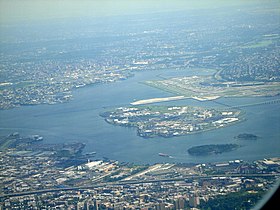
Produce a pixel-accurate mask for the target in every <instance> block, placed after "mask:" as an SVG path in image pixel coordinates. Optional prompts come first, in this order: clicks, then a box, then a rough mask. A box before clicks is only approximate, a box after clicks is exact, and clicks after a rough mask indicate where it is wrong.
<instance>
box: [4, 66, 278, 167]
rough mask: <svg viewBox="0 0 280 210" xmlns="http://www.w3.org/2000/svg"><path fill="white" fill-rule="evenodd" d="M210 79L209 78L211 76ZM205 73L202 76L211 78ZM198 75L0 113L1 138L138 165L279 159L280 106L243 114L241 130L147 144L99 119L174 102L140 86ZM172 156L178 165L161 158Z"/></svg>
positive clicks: (115, 86) (136, 82)
mask: <svg viewBox="0 0 280 210" xmlns="http://www.w3.org/2000/svg"><path fill="white" fill-rule="evenodd" d="M208 73H209V72H208ZM208 73H207V72H201V74H208ZM195 74H198V72H197V70H191V69H187V70H184V71H176V70H165V71H145V72H135V76H134V77H133V78H130V79H128V80H125V81H120V82H116V83H111V84H102V85H92V86H87V87H84V88H81V89H77V90H75V91H74V93H73V95H74V99H73V100H72V101H70V102H69V103H65V104H56V105H38V106H23V107H20V108H16V109H11V110H1V111H0V135H1V136H2V135H8V134H10V133H12V132H20V134H21V135H31V134H39V135H42V136H43V137H44V141H45V142H46V143H56V142H77V141H79V142H84V143H86V148H85V151H86V152H91V151H96V152H97V156H96V158H102V157H107V158H110V159H114V160H119V161H127V162H134V163H155V162H220V161H227V160H234V159H242V160H255V159H262V158H268V157H279V156H280V104H267V105H259V106H253V107H246V108H243V110H244V111H246V115H245V117H246V119H247V120H246V121H244V122H241V123H238V124H236V125H233V126H230V127H227V128H222V129H217V130H212V131H208V132H204V133H199V134H193V135H188V136H182V137H175V138H152V139H144V138H141V137H138V136H137V135H136V129H134V128H125V127H118V126H113V125H110V124H107V123H106V122H105V121H104V119H103V118H102V117H100V116H99V113H101V112H103V111H105V110H106V109H109V108H113V107H118V106H127V105H129V103H131V102H133V101H134V100H140V99H147V98H154V97H167V96H172V94H171V93H166V92H163V91H161V90H157V89H155V88H152V87H149V86H145V85H143V84H141V83H140V82H141V81H145V80H151V79H158V75H161V76H164V77H171V76H182V75H195ZM279 98H280V97H273V98H234V99H219V100H218V101H219V102H222V103H226V104H231V105H240V104H248V103H255V102H261V101H266V100H272V99H279ZM160 104H166V105H193V106H208V107H212V106H213V107H223V106H222V105H218V104H216V103H214V102H198V101H195V100H191V99H188V100H181V101H172V102H164V103H160ZM244 132H246V133H253V134H256V135H258V136H261V138H260V139H258V140H257V141H244V140H243V141H242V140H237V139H234V136H236V135H238V134H240V133H244ZM220 143H237V144H240V145H242V146H243V147H241V148H239V149H238V150H235V151H232V152H229V153H223V154H220V155H213V156H207V157H193V156H190V155H189V154H188V153H187V149H188V148H190V147H192V146H196V145H203V144H220ZM159 152H161V153H167V154H169V155H171V156H173V157H174V159H169V158H164V157H160V156H158V153H159Z"/></svg>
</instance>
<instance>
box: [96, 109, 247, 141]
mask: <svg viewBox="0 0 280 210" xmlns="http://www.w3.org/2000/svg"><path fill="white" fill-rule="evenodd" d="M100 115H101V116H102V117H103V118H105V121H106V122H107V123H109V124H113V125H118V126H125V127H136V128H137V134H138V136H141V137H144V138H152V137H174V136H182V135H188V134H194V133H197V132H204V131H207V130H211V129H217V128H223V127H226V126H229V125H233V124H234V123H237V122H240V121H242V120H243V118H242V115H243V113H242V112H241V111H240V110H236V109H231V110H230V109H223V110H221V109H214V108H205V107H193V106H138V107H136V106H133V107H120V108H117V109H114V110H111V111H106V112H104V113H101V114H100Z"/></svg>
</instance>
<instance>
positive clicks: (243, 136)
mask: <svg viewBox="0 0 280 210" xmlns="http://www.w3.org/2000/svg"><path fill="white" fill-rule="evenodd" d="M234 138H236V139H241V140H257V139H258V138H259V137H258V136H256V135H254V134H249V133H242V134H239V135H238V136H235V137H234Z"/></svg>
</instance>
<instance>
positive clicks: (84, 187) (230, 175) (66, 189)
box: [0, 173, 280, 201]
mask: <svg viewBox="0 0 280 210" xmlns="http://www.w3.org/2000/svg"><path fill="white" fill-rule="evenodd" d="M275 176H280V173H277V174H216V175H211V176H201V175H188V176H183V177H179V178H170V179H155V180H123V181H122V180H121V181H116V182H104V183H100V184H94V185H91V186H80V187H65V188H50V189H42V190H35V191H26V192H18V193H11V194H4V195H3V194H2V195H0V201H1V200H3V199H5V198H10V197H17V196H25V195H33V194H43V193H51V192H61V191H85V190H90V189H95V188H98V187H105V186H114V185H118V186H120V185H128V184H144V183H157V182H175V181H187V180H193V179H211V178H214V177H275Z"/></svg>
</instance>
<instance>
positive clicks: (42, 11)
mask: <svg viewBox="0 0 280 210" xmlns="http://www.w3.org/2000/svg"><path fill="white" fill-rule="evenodd" d="M256 2H263V3H264V2H265V3H268V2H270V1H269V0H258V1H256V0H91V1H90V0H0V23H1V24H5V23H10V22H22V21H24V22H26V21H34V20H39V21H40V20H45V19H54V18H68V17H98V16H108V15H129V14H144V13H151V12H161V11H175V10H188V9H200V8H214V7H220V6H231V5H236V6H241V7H242V6H243V5H246V4H250V3H256Z"/></svg>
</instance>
